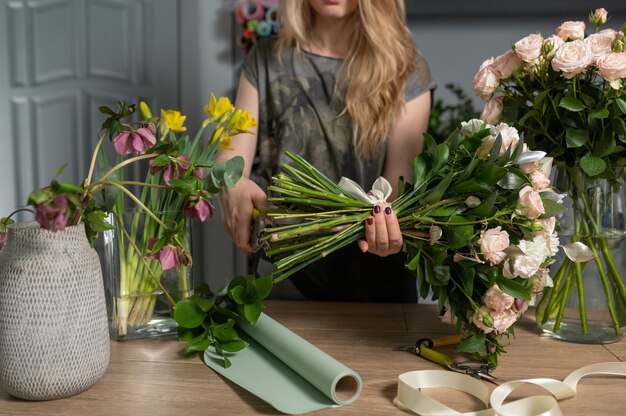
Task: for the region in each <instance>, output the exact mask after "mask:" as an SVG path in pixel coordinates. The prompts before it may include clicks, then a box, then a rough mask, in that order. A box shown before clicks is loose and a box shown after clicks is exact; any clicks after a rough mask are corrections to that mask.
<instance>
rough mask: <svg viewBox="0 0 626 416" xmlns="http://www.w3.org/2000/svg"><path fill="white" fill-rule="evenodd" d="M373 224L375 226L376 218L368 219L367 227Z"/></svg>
mask: <svg viewBox="0 0 626 416" xmlns="http://www.w3.org/2000/svg"><path fill="white" fill-rule="evenodd" d="M372 224H374V218H372V217H367V225H372Z"/></svg>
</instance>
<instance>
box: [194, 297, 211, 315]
mask: <svg viewBox="0 0 626 416" xmlns="http://www.w3.org/2000/svg"><path fill="white" fill-rule="evenodd" d="M189 299H190V300H191V301H192V302H193V303H195V304H196V305H197V306H198V308H200V309H201V310H202V312H208V311H209V310H211V309H212V308H213V306H214V305H215V297H210V298H205V297H202V296H198V295H193V296H192V297H190V298H189Z"/></svg>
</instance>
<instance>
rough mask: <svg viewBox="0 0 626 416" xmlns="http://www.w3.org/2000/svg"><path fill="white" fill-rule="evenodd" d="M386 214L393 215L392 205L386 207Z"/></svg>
mask: <svg viewBox="0 0 626 416" xmlns="http://www.w3.org/2000/svg"><path fill="white" fill-rule="evenodd" d="M385 214H387V215H391V207H386V208H385Z"/></svg>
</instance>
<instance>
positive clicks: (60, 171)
mask: <svg viewBox="0 0 626 416" xmlns="http://www.w3.org/2000/svg"><path fill="white" fill-rule="evenodd" d="M67 165H69V163H65V164H64V165H61V166H59V167H58V168H57V172H56V175H55V176H59V175H61V174H62V173H63V171H64V170H65V168H66V167H67ZM81 189H82V188H81Z"/></svg>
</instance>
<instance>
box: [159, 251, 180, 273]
mask: <svg viewBox="0 0 626 416" xmlns="http://www.w3.org/2000/svg"><path fill="white" fill-rule="evenodd" d="M180 252H181V249H180V247H172V246H169V245H166V246H163V248H162V249H161V250H159V262H160V263H161V268H162V269H163V271H165V270H169V269H172V268H174V267H176V266H178V264H179V263H180V257H179V256H180Z"/></svg>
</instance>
